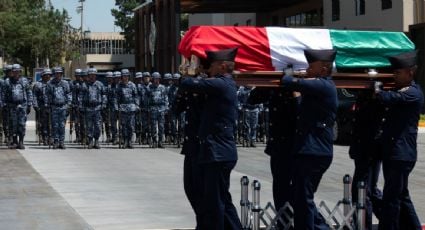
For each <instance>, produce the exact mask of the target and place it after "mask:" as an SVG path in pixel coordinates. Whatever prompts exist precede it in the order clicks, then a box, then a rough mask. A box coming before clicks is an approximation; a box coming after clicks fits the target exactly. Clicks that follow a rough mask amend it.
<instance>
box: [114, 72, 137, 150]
mask: <svg viewBox="0 0 425 230" xmlns="http://www.w3.org/2000/svg"><path fill="white" fill-rule="evenodd" d="M129 77H130V71H128V69H123V70H122V71H121V82H120V84H118V87H117V90H116V101H115V103H114V107H115V109H116V110H117V111H118V113H119V114H120V116H119V117H120V121H119V122H120V127H121V128H120V132H121V133H120V136H121V137H122V139H123V143H124V145H123V147H124V148H130V149H131V148H133V144H132V138H133V132H134V126H135V115H136V113H137V112H138V111H139V95H138V92H137V87H136V85H135V84H134V83H133V82H131V81H129Z"/></svg>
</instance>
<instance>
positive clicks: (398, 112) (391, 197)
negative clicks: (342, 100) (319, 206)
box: [375, 51, 424, 229]
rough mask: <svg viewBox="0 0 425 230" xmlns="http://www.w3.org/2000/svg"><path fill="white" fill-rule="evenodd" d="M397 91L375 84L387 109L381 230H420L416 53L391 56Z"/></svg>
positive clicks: (382, 129) (381, 143)
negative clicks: (414, 194)
mask: <svg viewBox="0 0 425 230" xmlns="http://www.w3.org/2000/svg"><path fill="white" fill-rule="evenodd" d="M389 61H390V63H391V65H392V68H393V69H394V75H395V76H394V82H395V89H394V90H388V91H387V90H383V89H382V87H381V86H382V83H380V82H377V83H375V94H376V97H377V99H378V101H379V102H381V103H382V105H383V106H384V108H385V109H384V114H383V116H382V119H381V122H380V125H381V127H380V129H379V131H378V133H379V138H378V140H377V142H378V146H379V148H380V150H381V151H382V153H381V155H382V169H383V174H384V180H385V183H384V190H383V197H382V213H381V218H380V222H379V229H421V223H420V221H419V219H418V216H417V214H416V211H415V208H414V206H413V203H412V201H411V199H410V194H409V189H408V179H409V174H410V172H411V171H412V170H413V168H414V166H415V163H416V161H417V143H416V140H417V134H418V122H419V115H420V112H421V109H422V107H423V104H424V96H423V93H422V90H421V88H420V86H419V85H417V84H416V83H415V81H414V76H415V73H416V69H417V66H416V52H415V51H413V52H409V53H403V54H399V55H397V56H392V57H390V58H389Z"/></svg>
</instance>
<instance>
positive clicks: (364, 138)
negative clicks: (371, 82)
mask: <svg viewBox="0 0 425 230" xmlns="http://www.w3.org/2000/svg"><path fill="white" fill-rule="evenodd" d="M372 94H373V93H372V91H364V92H360V93H359V94H358V95H357V100H356V104H355V105H356V106H355V111H354V120H353V126H352V135H351V143H350V149H349V151H348V153H349V155H350V158H351V159H364V160H366V159H379V158H380V151H379V149H378V148H377V147H378V146H377V139H378V138H379V133H378V131H379V130H380V129H381V119H382V115H383V114H382V113H383V109H384V108H383V106H382V103H381V102H380V101H379V100H377V99H376V98H374V97H373V96H372Z"/></svg>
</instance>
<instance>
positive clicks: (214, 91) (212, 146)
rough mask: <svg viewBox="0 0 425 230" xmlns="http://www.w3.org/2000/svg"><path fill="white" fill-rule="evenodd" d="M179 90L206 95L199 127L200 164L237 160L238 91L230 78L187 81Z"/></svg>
mask: <svg viewBox="0 0 425 230" xmlns="http://www.w3.org/2000/svg"><path fill="white" fill-rule="evenodd" d="M180 87H181V88H182V89H183V90H187V91H189V92H195V93H201V94H204V95H205V103H204V107H203V110H202V115H201V120H200V126H199V138H200V140H201V150H200V156H199V162H200V163H212V162H224V161H236V160H237V152H236V144H235V140H234V136H233V130H234V128H235V127H234V125H235V124H234V122H235V120H236V116H237V115H236V114H237V111H236V109H237V95H236V89H237V88H236V84H235V81H234V80H233V78H232V77H231V76H230V75H224V76H217V77H215V78H209V79H193V78H189V79H186V80H184V81H183V82H182V84H181V85H180Z"/></svg>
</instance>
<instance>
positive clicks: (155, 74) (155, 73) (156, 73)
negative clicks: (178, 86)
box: [152, 72, 161, 79]
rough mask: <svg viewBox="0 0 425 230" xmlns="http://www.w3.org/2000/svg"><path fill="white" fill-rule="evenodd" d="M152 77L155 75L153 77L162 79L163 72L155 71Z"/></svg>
mask: <svg viewBox="0 0 425 230" xmlns="http://www.w3.org/2000/svg"><path fill="white" fill-rule="evenodd" d="M152 77H153V79H161V74H160V73H158V72H153V73H152Z"/></svg>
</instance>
